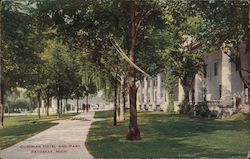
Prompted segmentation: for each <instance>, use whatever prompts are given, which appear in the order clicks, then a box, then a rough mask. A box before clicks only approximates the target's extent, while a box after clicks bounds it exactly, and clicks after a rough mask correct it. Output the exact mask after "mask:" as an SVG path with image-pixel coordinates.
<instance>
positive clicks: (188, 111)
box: [178, 101, 194, 116]
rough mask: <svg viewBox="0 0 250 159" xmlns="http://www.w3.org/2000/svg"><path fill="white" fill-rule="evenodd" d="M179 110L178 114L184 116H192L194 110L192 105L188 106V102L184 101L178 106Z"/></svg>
mask: <svg viewBox="0 0 250 159" xmlns="http://www.w3.org/2000/svg"><path fill="white" fill-rule="evenodd" d="M178 106H179V108H180V110H179V113H180V114H185V115H191V116H192V115H193V112H194V111H193V108H194V105H191V104H189V103H188V102H186V101H183V102H182V103H181V104H179V105H178Z"/></svg>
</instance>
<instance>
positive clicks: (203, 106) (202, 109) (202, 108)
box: [195, 101, 211, 117]
mask: <svg viewBox="0 0 250 159" xmlns="http://www.w3.org/2000/svg"><path fill="white" fill-rule="evenodd" d="M195 110H196V115H197V116H200V117H208V116H209V115H210V113H211V112H210V110H209V109H208V104H207V102H206V101H204V102H200V103H199V104H198V105H196V106H195Z"/></svg>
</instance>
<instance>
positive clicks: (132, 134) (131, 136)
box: [126, 0, 141, 140]
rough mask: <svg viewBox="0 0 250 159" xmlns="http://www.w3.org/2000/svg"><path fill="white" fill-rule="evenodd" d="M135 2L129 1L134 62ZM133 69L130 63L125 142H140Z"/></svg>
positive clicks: (131, 56)
mask: <svg viewBox="0 0 250 159" xmlns="http://www.w3.org/2000/svg"><path fill="white" fill-rule="evenodd" d="M135 10H136V9H135V0H132V1H131V8H130V18H131V28H130V30H131V47H130V51H129V54H130V55H129V59H130V60H131V61H132V62H133V63H134V62H135V47H136V25H135V23H136V21H135ZM135 77H136V74H135V67H134V66H133V65H132V64H131V63H130V69H129V76H128V78H129V104H130V119H129V129H128V134H127V136H126V139H127V140H140V139H141V136H140V131H139V128H138V124H137V112H136V86H135Z"/></svg>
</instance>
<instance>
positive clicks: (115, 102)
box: [114, 74, 117, 126]
mask: <svg viewBox="0 0 250 159" xmlns="http://www.w3.org/2000/svg"><path fill="white" fill-rule="evenodd" d="M115 76H116V77H115V79H114V126H117V74H116V75H115Z"/></svg>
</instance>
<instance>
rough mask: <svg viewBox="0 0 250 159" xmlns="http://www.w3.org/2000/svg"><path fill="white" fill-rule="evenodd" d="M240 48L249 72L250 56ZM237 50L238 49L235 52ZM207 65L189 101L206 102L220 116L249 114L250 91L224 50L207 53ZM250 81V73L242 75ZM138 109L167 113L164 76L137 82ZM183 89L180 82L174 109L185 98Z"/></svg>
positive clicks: (243, 63) (195, 81) (196, 79)
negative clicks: (249, 94)
mask: <svg viewBox="0 0 250 159" xmlns="http://www.w3.org/2000/svg"><path fill="white" fill-rule="evenodd" d="M244 48H245V47H244V46H241V47H240V51H241V52H242V53H241V65H242V68H245V69H248V70H250V69H249V68H250V53H249V52H248V53H244ZM232 51H235V50H232ZM203 58H204V61H205V65H204V68H201V71H200V72H199V73H197V74H196V76H195V80H194V82H193V89H192V90H191V91H190V95H189V96H190V101H191V102H192V103H193V104H198V103H199V102H202V101H205V100H206V101H207V102H208V105H209V109H210V110H211V111H213V112H216V113H217V114H224V115H228V114H232V113H233V112H234V111H243V112H249V111H250V108H249V104H248V102H249V99H248V89H247V87H246V86H245V85H244V83H243V82H242V80H241V78H240V76H239V72H238V71H239V70H238V68H237V67H236V65H235V64H234V63H233V62H232V61H231V60H230V58H229V56H227V55H226V54H225V53H222V51H221V50H218V51H215V52H213V53H208V54H204V56H203ZM242 74H243V76H244V77H245V78H247V79H249V78H250V77H249V74H247V73H246V72H244V71H243V72H242ZM137 87H138V91H137V107H138V109H139V108H140V109H144V110H163V111H166V109H167V107H168V105H169V99H168V93H167V90H165V87H164V76H163V75H162V74H158V75H157V76H156V77H153V78H152V77H148V78H147V77H144V80H142V81H137ZM183 95H184V93H183V88H182V86H181V85H180V82H179V81H178V80H177V82H176V83H175V86H174V110H175V111H176V112H177V111H178V110H179V107H178V105H179V104H180V102H181V101H182V100H183V99H184V96H183Z"/></svg>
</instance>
